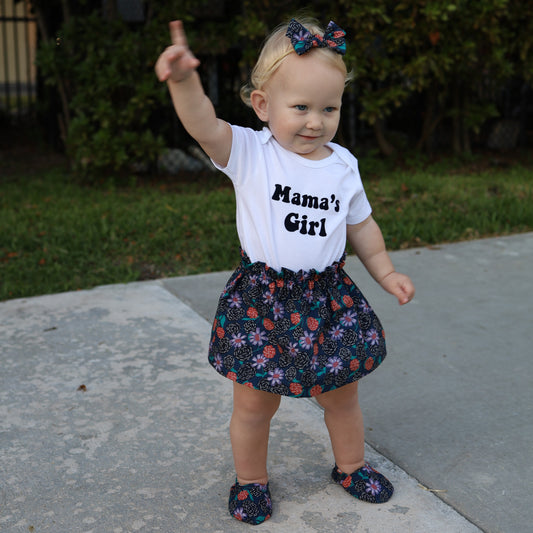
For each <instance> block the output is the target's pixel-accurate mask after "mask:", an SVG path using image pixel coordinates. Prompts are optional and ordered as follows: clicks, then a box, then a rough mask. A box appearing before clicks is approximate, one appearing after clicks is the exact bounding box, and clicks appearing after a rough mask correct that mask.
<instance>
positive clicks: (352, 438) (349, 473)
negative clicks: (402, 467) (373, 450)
mask: <svg viewBox="0 0 533 533" xmlns="http://www.w3.org/2000/svg"><path fill="white" fill-rule="evenodd" d="M316 399H317V400H318V402H319V403H320V405H322V407H324V420H325V421H326V425H327V428H328V431H329V436H330V439H331V446H332V448H333V455H334V456H335V462H336V465H335V467H334V468H333V472H332V473H331V477H332V478H333V480H334V481H335V482H336V483H339V484H340V485H342V487H343V488H344V490H346V492H348V493H349V494H351V495H352V496H354V497H355V498H358V499H360V500H362V501H365V502H369V503H384V502H386V501H388V500H389V499H390V498H391V496H392V494H393V492H394V487H393V486H392V484H391V482H390V481H389V480H388V479H387V478H386V477H385V476H384V475H383V474H380V473H379V472H378V471H376V470H374V469H373V468H372V467H371V466H370V465H367V464H365V432H364V426H363V415H362V414H361V408H360V407H359V400H358V397H357V383H351V384H350V385H345V386H344V387H341V388H339V389H335V390H333V391H331V392H326V393H324V394H321V395H319V396H317V397H316Z"/></svg>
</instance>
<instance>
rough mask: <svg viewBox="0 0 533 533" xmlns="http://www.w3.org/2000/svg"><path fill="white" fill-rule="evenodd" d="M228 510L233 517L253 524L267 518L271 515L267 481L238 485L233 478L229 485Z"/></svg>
mask: <svg viewBox="0 0 533 533" xmlns="http://www.w3.org/2000/svg"><path fill="white" fill-rule="evenodd" d="M229 512H230V514H231V516H233V518H236V519H237V520H240V521H241V522H246V523H247V524H252V525H254V526H255V525H257V524H261V523H263V522H264V521H265V520H268V519H269V518H270V516H271V515H272V500H271V498H270V490H269V489H268V483H267V484H266V485H261V484H260V483H249V484H248V485H239V482H238V481H237V480H235V485H233V486H232V487H231V490H230V493H229Z"/></svg>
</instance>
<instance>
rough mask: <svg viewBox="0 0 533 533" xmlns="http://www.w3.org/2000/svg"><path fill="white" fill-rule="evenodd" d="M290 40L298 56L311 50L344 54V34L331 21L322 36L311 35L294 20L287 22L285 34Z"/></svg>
mask: <svg viewBox="0 0 533 533" xmlns="http://www.w3.org/2000/svg"><path fill="white" fill-rule="evenodd" d="M285 35H286V36H287V37H289V39H290V40H291V43H292V46H293V47H294V50H295V52H296V53H297V54H298V55H302V54H305V53H306V52H308V51H309V50H310V49H311V48H314V47H317V48H331V49H332V50H333V51H335V52H337V53H339V54H341V55H344V54H345V53H346V41H345V39H344V36H345V35H346V32H345V31H344V30H343V29H341V28H340V27H339V26H337V24H335V23H334V22H333V21H330V23H329V24H328V27H327V28H326V32H325V33H324V36H320V35H311V32H310V31H309V30H308V29H307V28H305V27H304V26H302V25H301V24H300V23H299V22H298V21H297V20H296V19H292V20H291V21H290V22H289V28H288V29H287V33H286V34H285Z"/></svg>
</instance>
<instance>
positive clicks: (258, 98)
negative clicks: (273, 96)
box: [250, 90, 268, 122]
mask: <svg viewBox="0 0 533 533" xmlns="http://www.w3.org/2000/svg"><path fill="white" fill-rule="evenodd" d="M250 103H251V104H252V107H253V109H254V111H255V114H256V115H257V116H258V118H259V120H261V121H262V122H268V98H267V94H266V93H265V91H259V90H255V91H252V94H250Z"/></svg>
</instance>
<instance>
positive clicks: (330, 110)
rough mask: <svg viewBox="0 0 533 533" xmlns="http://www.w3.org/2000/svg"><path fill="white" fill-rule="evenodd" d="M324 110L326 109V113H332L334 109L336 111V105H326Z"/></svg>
mask: <svg viewBox="0 0 533 533" xmlns="http://www.w3.org/2000/svg"><path fill="white" fill-rule="evenodd" d="M324 111H325V112H326V113H332V112H333V111H335V108H334V107H325V108H324Z"/></svg>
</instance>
